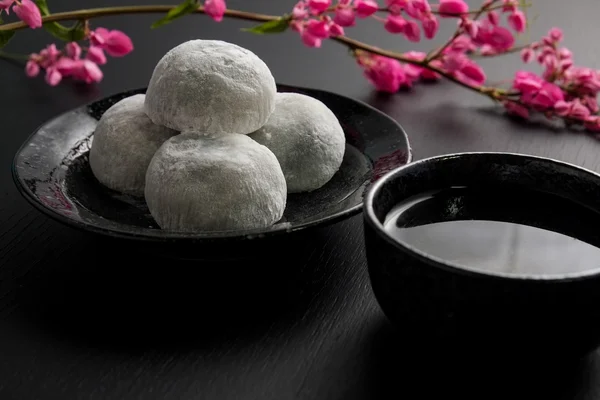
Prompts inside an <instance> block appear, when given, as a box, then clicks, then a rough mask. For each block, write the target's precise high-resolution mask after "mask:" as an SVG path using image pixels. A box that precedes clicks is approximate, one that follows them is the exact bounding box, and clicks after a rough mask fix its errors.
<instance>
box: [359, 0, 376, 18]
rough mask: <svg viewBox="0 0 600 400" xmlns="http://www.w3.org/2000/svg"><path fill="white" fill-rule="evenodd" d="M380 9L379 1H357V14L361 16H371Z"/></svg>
mask: <svg viewBox="0 0 600 400" xmlns="http://www.w3.org/2000/svg"><path fill="white" fill-rule="evenodd" d="M378 9H379V6H377V3H376V2H374V1H371V0H357V2H356V15H358V17H359V18H366V17H369V16H371V15H373V14H375V12H377V10H378Z"/></svg>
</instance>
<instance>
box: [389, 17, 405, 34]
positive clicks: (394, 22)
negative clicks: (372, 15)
mask: <svg viewBox="0 0 600 400" xmlns="http://www.w3.org/2000/svg"><path fill="white" fill-rule="evenodd" d="M405 27H406V20H405V19H404V18H402V17H401V16H399V15H398V16H396V15H391V14H390V15H388V17H387V19H386V20H385V24H384V28H385V30H386V31H388V32H390V33H404V28H405Z"/></svg>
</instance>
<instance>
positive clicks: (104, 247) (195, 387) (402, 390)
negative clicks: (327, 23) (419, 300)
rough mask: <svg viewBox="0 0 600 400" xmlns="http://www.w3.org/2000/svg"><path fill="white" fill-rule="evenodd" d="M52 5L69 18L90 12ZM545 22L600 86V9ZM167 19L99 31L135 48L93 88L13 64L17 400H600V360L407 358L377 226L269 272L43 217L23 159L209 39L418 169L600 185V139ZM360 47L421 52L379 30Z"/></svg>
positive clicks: (540, 13) (11, 317)
mask: <svg viewBox="0 0 600 400" xmlns="http://www.w3.org/2000/svg"><path fill="white" fill-rule="evenodd" d="M49 3H50V5H51V7H52V8H53V9H55V10H68V9H73V8H76V7H82V6H83V4H82V2H80V1H75V0H62V1H61V0H52V1H50V2H49ZM127 3H132V4H144V3H152V2H151V1H148V2H143V1H141V0H136V1H134V0H131V1H129V2H127ZM293 3H294V1H293V0H291V1H290V0H285V1H283V0H278V1H275V0H271V1H269V0H252V1H251V0H229V5H230V6H231V7H232V8H233V7H235V8H242V9H247V10H255V11H260V12H267V13H283V12H286V11H288V10H289V9H291V6H292V5H293ZM473 3H475V2H473ZM108 4H123V3H122V2H121V1H118V0H110V1H102V0H90V1H86V2H85V7H93V6H100V5H108ZM531 15H535V16H537V19H536V21H535V22H534V26H533V27H532V29H531V32H530V36H531V38H537V37H539V36H541V35H542V34H543V33H545V32H546V31H547V30H548V29H549V28H550V27H552V26H554V25H561V26H563V27H564V28H565V34H566V44H567V45H568V46H569V47H570V48H571V49H572V50H573V51H574V52H575V55H576V56H575V60H576V62H577V63H580V64H584V65H591V66H596V67H599V68H600V51H599V50H598V45H597V40H596V38H597V37H598V35H599V34H600V25H598V24H597V16H598V15H600V2H598V1H597V0H577V1H570V2H567V1H562V0H537V1H536V7H534V8H533V9H532V10H531ZM155 18H156V16H127V17H112V18H106V19H102V20H97V21H94V24H95V25H96V26H99V25H105V26H107V27H110V28H119V29H122V30H124V31H126V32H128V33H129V34H130V35H131V36H132V38H133V40H134V43H135V46H136V49H135V52H134V53H133V54H132V55H130V56H128V57H126V58H123V59H118V60H110V62H109V64H108V65H107V66H106V67H105V68H104V71H105V73H106V78H105V80H104V81H103V82H102V83H101V84H100V85H98V86H95V87H82V86H78V85H72V84H65V85H62V86H60V87H57V88H50V87H47V86H46V85H45V84H44V83H43V81H42V79H36V80H30V79H27V78H26V77H25V75H24V73H23V71H22V67H21V66H19V65H16V64H11V63H7V62H2V63H1V64H0V82H1V84H2V86H1V88H2V93H1V95H0V110H1V111H0V116H1V120H0V121H1V122H0V126H1V127H2V129H1V134H0V398H1V399H15V400H29V399H31V400H33V399H61V400H62V399H65V400H66V399H105V398H106V399H185V400H187V399H262V400H266V399H277V400H283V399H344V400H349V399H379V398H385V399H388V398H392V397H393V398H405V399H427V398H442V396H443V398H448V397H458V398H461V397H462V398H466V397H472V398H478V399H483V398H488V399H489V398H511V399H515V398H545V399H600V355H597V354H594V355H591V356H590V357H588V358H587V359H585V360H582V361H581V362H575V363H563V362H560V363H559V362H556V363H552V362H550V363H548V362H544V363H543V364H542V363H539V364H537V365H533V366H530V367H527V368H520V367H519V366H520V364H521V363H520V360H514V362H512V363H509V364H503V365H499V364H497V363H495V360H493V359H487V360H485V361H484V362H482V363H480V364H479V363H478V364H476V365H470V364H465V363H464V362H462V360H455V359H447V358H444V357H443V356H441V355H439V354H437V353H432V352H425V351H423V352H420V351H414V350H415V349H414V348H413V346H411V344H406V343H403V342H402V340H401V327H400V328H399V329H396V330H395V329H393V328H392V327H391V326H390V325H389V324H388V322H387V321H386V319H385V317H384V316H383V314H382V313H381V311H380V309H379V308H378V306H377V303H376V301H375V299H374V297H373V295H372V293H371V289H370V286H369V281H368V276H367V271H366V261H365V254H364V246H363V239H362V220H361V217H355V218H352V219H350V220H348V221H345V222H342V223H338V224H336V225H333V226H330V227H327V228H323V229H320V230H317V231H315V232H314V233H313V234H312V235H311V237H310V240H309V239H306V238H301V237H299V238H297V239H296V241H295V242H292V243H291V244H290V247H291V248H290V249H287V250H286V252H285V255H283V254H281V252H279V253H278V252H275V253H274V254H273V255H271V256H269V255H264V256H263V257H262V259H261V260H260V261H259V262H258V263H257V264H251V263H250V261H247V260H241V261H240V260H238V261H223V262H221V263H216V262H211V263H208V262H205V263H197V262H186V261H176V260H172V259H170V260H169V259H162V258H160V257H158V256H156V255H147V254H146V255H145V254H143V253H142V252H141V251H140V250H139V249H131V248H130V247H129V243H124V242H118V241H110V240H105V239H102V238H98V237H95V236H91V235H86V234H83V233H81V232H78V231H74V230H72V229H70V228H67V227H63V226H61V225H60V224H58V223H56V222H54V221H52V220H49V219H48V218H46V217H45V216H43V215H41V214H40V213H38V212H37V211H35V210H34V209H33V208H32V207H30V206H29V205H28V204H27V203H26V202H25V201H24V200H23V199H22V198H21V197H20V196H19V194H18V193H17V192H16V190H15V188H14V186H13V183H12V179H11V176H10V164H11V161H12V157H13V155H14V153H15V151H16V150H17V148H18V147H19V145H20V144H21V142H22V141H23V140H24V139H25V138H26V137H27V135H29V134H30V133H31V132H32V131H33V130H34V129H35V128H36V127H37V126H38V125H39V124H41V123H43V122H44V121H46V120H47V119H49V118H51V117H53V116H55V115H56V114H58V113H60V112H63V111H66V110H68V109H71V108H73V107H76V106H79V105H81V104H84V103H87V102H89V101H91V100H94V99H97V98H100V97H103V96H106V95H109V94H112V93H115V92H120V91H123V90H126V89H132V88H138V87H143V86H145V85H146V83H147V81H148V79H149V78H150V74H151V72H152V69H153V67H154V65H155V63H156V61H157V60H158V59H159V58H160V57H161V56H162V55H163V54H164V53H165V52H166V51H167V50H168V49H170V48H171V47H173V46H175V45H177V44H179V43H180V42H182V41H185V40H188V39H193V38H219V39H224V40H227V41H231V42H234V43H237V44H239V45H242V46H244V47H247V48H249V49H251V50H253V51H254V52H256V53H257V54H258V55H259V56H260V57H262V58H263V59H264V60H265V61H266V63H267V64H268V65H269V66H270V68H271V70H272V71H273V74H274V75H275V77H276V79H277V80H278V81H279V82H282V83H288V84H292V85H300V86H308V87H315V88H321V89H326V90H330V91H334V92H337V93H340V94H343V95H346V96H350V97H354V98H357V99H360V100H363V101H366V102H368V103H370V104H372V105H374V106H376V107H378V108H379V109H381V110H383V111H385V112H387V113H389V114H390V115H391V116H393V117H394V118H396V119H397V120H398V121H400V122H401V123H402V124H403V126H404V127H405V128H406V130H407V131H408V133H409V136H410V140H411V143H412V147H413V150H414V155H415V158H416V159H419V158H424V157H428V156H432V155H437V154H444V153H452V152H461V151H483V150H488V151H511V152H518V153H528V154H537V155H542V156H548V157H553V158H557V159H560V160H565V161H569V162H573V163H576V164H578V165H582V166H584V167H587V168H590V169H593V170H596V171H600V157H599V154H600V142H599V141H597V140H596V139H594V138H592V137H588V136H584V135H581V134H577V133H571V132H566V131H562V130H552V129H548V128H545V127H541V126H538V125H535V124H525V125H524V124H520V123H516V122H513V121H511V120H509V119H507V118H505V117H504V116H502V114H501V112H499V111H498V110H496V109H494V108H493V107H491V105H490V104H488V103H487V102H486V101H485V100H483V99H481V98H479V97H478V96H477V95H475V94H472V93H468V92H465V91H464V90H463V89H460V88H457V87H455V86H453V85H452V84H446V83H442V84H439V85H427V86H425V85H422V86H418V87H417V88H416V89H415V90H414V91H413V93H400V94H397V95H394V96H384V95H377V94H375V93H374V92H373V91H372V90H371V88H370V86H369V85H368V84H367V83H366V82H365V81H364V80H363V79H362V77H361V72H360V70H359V69H358V68H357V67H356V66H355V65H354V63H353V61H352V60H351V59H349V58H348V57H347V55H346V50H345V49H344V48H342V47H340V46H338V45H336V44H334V43H326V44H324V46H323V48H322V49H319V50H317V49H308V48H305V47H303V46H302V44H301V43H300V40H299V38H298V37H297V36H296V35H295V34H294V33H292V32H290V33H285V34H282V35H279V36H262V37H259V36H252V35H250V34H246V33H243V32H240V31H239V28H240V27H242V26H244V25H247V24H243V23H241V22H235V21H226V22H224V23H222V24H215V23H213V22H212V21H210V20H208V19H206V18H203V17H200V16H192V17H186V18H184V19H182V20H180V21H178V22H177V23H174V24H172V25H169V26H165V27H164V28H162V29H159V30H150V29H149V28H148V26H149V25H150V23H151V22H152V21H153V20H154V19H155ZM448 29H450V28H449V27H447V28H446V31H448ZM349 33H350V34H351V35H352V36H353V37H356V38H361V39H364V40H366V41H369V42H372V43H375V44H379V45H382V46H388V47H392V48H396V49H399V50H408V49H409V48H410V46H409V44H408V43H407V42H406V41H404V40H402V39H401V38H400V37H393V36H391V35H388V34H386V33H384V31H383V29H382V28H381V27H380V26H377V25H376V24H374V23H367V24H365V25H364V26H363V27H361V28H356V29H354V30H352V31H349ZM49 40H51V38H50V37H49V36H48V35H47V34H45V33H44V32H42V31H40V30H37V31H31V32H23V33H22V34H19V35H18V36H17V37H16V39H15V40H14V41H13V43H11V45H10V47H9V49H10V50H13V51H26V52H30V51H36V50H38V49H39V48H41V47H42V46H43V45H44V44H45V43H47V42H48V41H49ZM428 46H431V44H429V45H428ZM484 64H485V65H486V67H487V68H488V72H489V76H490V79H491V80H502V79H506V78H509V77H510V76H511V75H512V73H513V72H514V70H515V69H516V68H518V67H519V65H520V64H519V62H518V57H517V56H512V57H507V58H506V59H502V60H500V59H498V60H492V61H490V60H488V61H486V62H485V63H484ZM150 261H157V262H158V265H151V264H150ZM255 261H256V260H255ZM573 329H579V327H573ZM473 334H474V335H476V334H477V332H473ZM514 334H515V335H519V332H518V328H517V329H515V332H514ZM562 345H565V344H564V343H556V346H562ZM489 346H490V349H491V348H493V346H494V344H493V343H490V344H489ZM486 350H489V349H481V354H484V355H485V353H486ZM552 350H553V349H551V348H549V349H548V354H549V355H551V354H552Z"/></svg>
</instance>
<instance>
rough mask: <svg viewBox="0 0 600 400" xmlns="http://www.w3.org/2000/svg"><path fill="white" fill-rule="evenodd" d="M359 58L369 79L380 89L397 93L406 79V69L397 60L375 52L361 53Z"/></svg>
mask: <svg viewBox="0 0 600 400" xmlns="http://www.w3.org/2000/svg"><path fill="white" fill-rule="evenodd" d="M357 60H358V63H359V64H360V65H361V66H362V67H363V68H364V73H365V77H366V78H367V80H368V81H369V82H371V83H372V84H373V85H374V86H375V88H376V89H377V90H379V91H382V92H388V93H396V92H397V91H398V90H399V89H400V87H401V86H402V84H404V83H405V81H406V74H405V72H404V69H403V68H402V65H401V64H400V63H399V62H398V61H397V60H394V59H391V58H387V57H381V56H378V55H374V54H370V55H361V56H359V57H358V58H357Z"/></svg>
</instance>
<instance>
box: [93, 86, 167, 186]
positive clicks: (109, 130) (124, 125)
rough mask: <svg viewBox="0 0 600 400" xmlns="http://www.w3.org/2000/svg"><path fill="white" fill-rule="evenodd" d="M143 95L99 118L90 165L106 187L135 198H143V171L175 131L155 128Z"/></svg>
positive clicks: (113, 107) (119, 103) (115, 107)
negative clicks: (145, 110)
mask: <svg viewBox="0 0 600 400" xmlns="http://www.w3.org/2000/svg"><path fill="white" fill-rule="evenodd" d="M144 97H145V96H144V95H143V94H137V95H134V96H131V97H128V98H126V99H123V100H121V101H119V102H118V103H116V104H114V105H113V106H112V107H110V108H109V109H108V110H106V112H105V113H104V114H103V115H102V118H100V121H99V122H98V125H97V127H96V130H95V132H94V139H93V141H92V148H91V150H90V166H91V168H92V172H93V173H94V175H95V176H96V178H97V179H98V180H99V181H100V182H101V183H102V184H103V185H105V186H107V187H109V188H111V189H113V190H116V191H119V192H122V193H127V194H131V195H135V196H143V195H144V185H145V182H146V169H147V168H148V164H150V160H151V159H152V156H153V155H154V153H155V152H156V150H158V148H159V147H160V146H161V145H162V144H163V143H164V142H165V141H166V140H167V139H169V138H170V137H172V136H173V135H176V134H177V133H178V132H177V131H174V130H171V129H169V128H165V127H164V126H160V125H155V124H153V123H152V121H150V118H148V117H147V116H146V114H145V112H144Z"/></svg>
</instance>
